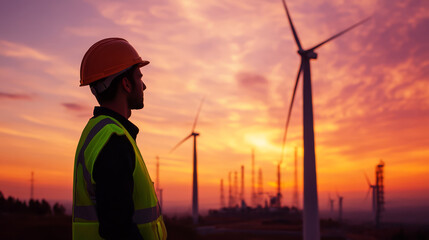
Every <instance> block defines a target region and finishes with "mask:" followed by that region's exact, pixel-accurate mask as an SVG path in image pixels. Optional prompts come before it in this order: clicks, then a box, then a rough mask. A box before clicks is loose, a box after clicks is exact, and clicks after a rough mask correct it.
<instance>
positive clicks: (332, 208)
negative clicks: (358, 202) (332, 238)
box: [329, 194, 335, 215]
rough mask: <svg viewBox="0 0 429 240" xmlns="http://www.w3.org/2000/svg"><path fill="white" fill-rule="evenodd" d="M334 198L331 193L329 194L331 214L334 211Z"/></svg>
mask: <svg viewBox="0 0 429 240" xmlns="http://www.w3.org/2000/svg"><path fill="white" fill-rule="evenodd" d="M334 201H335V200H334V199H332V198H331V194H329V207H330V209H331V215H332V214H333V213H334Z"/></svg>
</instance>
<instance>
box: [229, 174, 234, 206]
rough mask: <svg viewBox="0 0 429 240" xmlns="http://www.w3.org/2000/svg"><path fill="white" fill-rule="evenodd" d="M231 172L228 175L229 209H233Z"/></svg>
mask: <svg viewBox="0 0 429 240" xmlns="http://www.w3.org/2000/svg"><path fill="white" fill-rule="evenodd" d="M232 205H233V202H232V187H231V172H229V173H228V207H232Z"/></svg>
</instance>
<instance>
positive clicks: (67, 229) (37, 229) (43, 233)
mask: <svg viewBox="0 0 429 240" xmlns="http://www.w3.org/2000/svg"><path fill="white" fill-rule="evenodd" d="M71 232H72V229H71V217H70V216H65V215H63V216H53V215H49V216H37V215H29V214H3V215H0V239H4V240H9V239H10V240H15V239H16V240H18V239H34V240H39V239H43V240H46V239H58V240H63V239H64V240H65V239H67V240H69V239H71Z"/></svg>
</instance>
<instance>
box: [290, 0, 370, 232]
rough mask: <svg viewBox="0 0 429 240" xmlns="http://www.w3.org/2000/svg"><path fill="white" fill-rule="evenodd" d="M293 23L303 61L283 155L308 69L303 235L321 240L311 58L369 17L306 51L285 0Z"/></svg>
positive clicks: (306, 80) (305, 113)
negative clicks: (297, 100)
mask: <svg viewBox="0 0 429 240" xmlns="http://www.w3.org/2000/svg"><path fill="white" fill-rule="evenodd" d="M282 2H283V6H284V9H285V11H286V16H287V18H288V21H289V25H290V27H291V30H292V34H293V36H294V39H295V42H296V44H297V46H298V54H299V55H300V56H301V64H300V67H299V69H298V76H297V78H296V82H295V87H294V90H293V94H292V99H291V103H290V106H289V112H288V116H287V120H286V124H285V132H284V135H283V144H282V158H283V152H284V150H283V149H284V145H285V142H286V135H287V128H288V125H289V120H290V116H291V112H292V106H293V102H294V99H295V93H296V88H297V85H298V82H299V77H300V75H301V72H304V74H303V75H304V85H303V115H304V117H303V120H304V121H303V122H304V124H303V125H304V127H303V129H304V134H303V135H304V209H303V211H304V214H303V215H304V216H303V218H304V219H303V236H304V240H314V239H320V226H319V206H318V199H317V176H316V155H315V151H314V125H313V98H312V93H311V92H312V91H311V71H310V59H317V53H315V52H314V51H315V50H316V49H317V48H319V47H321V46H322V45H324V44H326V43H328V42H329V41H331V40H333V39H335V38H337V37H339V36H341V35H342V34H344V33H346V32H348V31H350V30H351V29H353V28H355V27H357V26H358V25H360V24H362V23H364V22H365V21H367V20H368V19H369V18H366V19H364V20H362V21H360V22H358V23H356V24H354V25H352V26H351V27H349V28H347V29H345V30H343V31H341V32H339V33H337V34H335V35H334V36H332V37H330V38H328V39H327V40H325V41H323V42H321V43H319V44H317V45H315V46H314V47H312V48H309V49H307V50H304V49H303V48H302V46H301V42H300V41H299V38H298V34H297V32H296V30H295V27H294V26H293V23H292V19H291V17H290V14H289V10H288V8H287V6H286V2H285V0H282Z"/></svg>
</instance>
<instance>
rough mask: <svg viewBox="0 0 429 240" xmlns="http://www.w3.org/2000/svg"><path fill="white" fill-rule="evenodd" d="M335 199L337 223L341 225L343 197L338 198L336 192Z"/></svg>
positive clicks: (338, 195)
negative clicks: (336, 203)
mask: <svg viewBox="0 0 429 240" xmlns="http://www.w3.org/2000/svg"><path fill="white" fill-rule="evenodd" d="M337 197H338V222H340V223H341V221H342V220H343V199H344V197H343V196H340V194H338V192H337Z"/></svg>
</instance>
